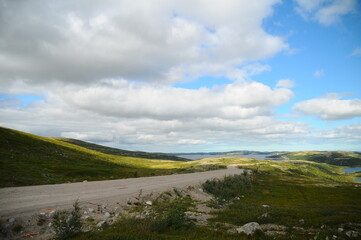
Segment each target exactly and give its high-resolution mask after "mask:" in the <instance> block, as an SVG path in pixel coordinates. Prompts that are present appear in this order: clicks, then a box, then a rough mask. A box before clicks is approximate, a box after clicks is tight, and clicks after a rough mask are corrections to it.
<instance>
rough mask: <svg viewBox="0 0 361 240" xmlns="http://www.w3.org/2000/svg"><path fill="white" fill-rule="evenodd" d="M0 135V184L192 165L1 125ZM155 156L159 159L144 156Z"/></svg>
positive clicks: (127, 174) (147, 172)
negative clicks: (124, 152) (122, 152)
mask: <svg viewBox="0 0 361 240" xmlns="http://www.w3.org/2000/svg"><path fill="white" fill-rule="evenodd" d="M0 136H1V138H0V187H10V186H25V185H39V184H55V183H66V182H79V181H84V180H88V181H92V180H106V179H117V178H129V177H140V176H153V175H165V174H172V173H175V172H184V171H188V170H189V169H188V170H187V168H189V167H191V166H192V164H191V163H187V162H180V161H178V162H177V161H168V160H164V159H166V158H167V155H161V154H151V153H149V154H148V153H139V152H135V153H132V152H130V151H126V153H127V154H128V155H132V154H133V156H134V157H128V156H119V155H112V154H114V153H117V152H116V151H115V150H114V149H109V148H106V147H101V146H98V145H94V144H90V143H85V142H81V141H76V140H72V141H71V142H76V143H77V144H78V145H75V144H72V143H69V141H68V142H67V141H64V139H63V140H62V141H60V140H58V139H57V138H50V137H40V136H37V135H33V134H28V133H24V132H20V131H16V130H12V129H8V128H3V127H0ZM79 145H84V146H86V147H88V148H86V147H82V146H79ZM95 149H97V150H98V151H95ZM119 151H121V150H119ZM106 152H108V153H112V154H107V153H106ZM135 156H137V157H135ZM139 156H143V157H146V158H140V157H139ZM156 156H161V157H162V160H158V159H148V158H155V157H156ZM170 158H174V156H170ZM178 160H180V158H178ZM193 170H194V169H193Z"/></svg>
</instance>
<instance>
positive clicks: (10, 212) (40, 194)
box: [0, 166, 243, 219]
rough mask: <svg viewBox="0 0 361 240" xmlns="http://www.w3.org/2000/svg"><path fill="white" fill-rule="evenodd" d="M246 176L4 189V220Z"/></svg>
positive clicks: (0, 201) (0, 202)
mask: <svg viewBox="0 0 361 240" xmlns="http://www.w3.org/2000/svg"><path fill="white" fill-rule="evenodd" d="M242 172H243V170H241V169H238V168H236V166H228V168H227V169H222V170H216V171H208V172H199V173H187V174H174V175H168V176H155V177H143V178H129V179H119V180H108V181H94V182H80V183H66V184H55V185H40V186H27V187H11V188H3V189H0V218H2V219H4V218H9V217H16V216H22V215H29V214H34V213H36V212H39V210H40V209H43V208H66V207H69V206H71V205H72V204H73V203H74V202H75V201H76V200H79V201H80V202H90V201H91V202H94V203H102V202H104V201H107V202H109V201H117V202H120V201H123V202H124V201H126V200H127V199H129V198H130V197H134V196H136V195H138V194H139V192H140V191H141V192H142V193H143V194H148V193H151V192H154V193H155V192H162V191H166V190H169V189H173V188H174V187H185V186H190V185H197V184H200V183H202V182H204V181H206V180H207V179H212V178H221V177H223V176H225V175H231V174H239V173H242Z"/></svg>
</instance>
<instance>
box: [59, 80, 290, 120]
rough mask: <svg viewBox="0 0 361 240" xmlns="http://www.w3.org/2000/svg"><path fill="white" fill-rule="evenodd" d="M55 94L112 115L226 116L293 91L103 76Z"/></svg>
mask: <svg viewBox="0 0 361 240" xmlns="http://www.w3.org/2000/svg"><path fill="white" fill-rule="evenodd" d="M57 97H58V98H61V99H62V101H64V102H66V103H67V104H69V105H70V106H73V107H75V108H78V109H83V110H87V111H92V112H95V113H97V114H102V115H106V116H113V117H124V118H139V117H144V118H152V119H182V118H184V119H189V118H197V117H199V118H210V117H221V118H227V119H228V118H249V117H253V116H260V115H267V114H269V113H270V110H269V107H272V106H278V105H281V104H284V103H286V102H288V101H289V100H290V99H291V98H292V97H293V92H292V91H291V90H289V89H286V88H276V89H271V88H270V87H268V86H266V85H263V84H261V83H257V82H236V83H233V84H228V85H225V86H217V87H214V88H200V89H197V90H193V89H182V88H174V87H169V86H164V85H155V84H139V83H136V82H129V81H125V80H123V81H119V80H117V81H116V80H105V81H102V82H101V83H97V84H93V85H91V86H88V87H82V88H76V87H74V86H67V87H64V88H62V90H60V91H58V95H57Z"/></svg>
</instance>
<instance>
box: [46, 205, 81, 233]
mask: <svg viewBox="0 0 361 240" xmlns="http://www.w3.org/2000/svg"><path fill="white" fill-rule="evenodd" d="M73 207H74V208H73V210H72V211H71V212H69V211H66V210H62V211H56V212H55V214H54V216H53V219H52V228H53V230H54V231H55V236H56V238H57V239H61V240H63V239H64V240H65V239H69V238H71V237H73V236H75V235H77V234H79V233H81V232H82V228H83V225H82V222H81V213H80V206H79V202H78V201H76V202H75V203H74V205H73Z"/></svg>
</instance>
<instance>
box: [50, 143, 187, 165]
mask: <svg viewBox="0 0 361 240" xmlns="http://www.w3.org/2000/svg"><path fill="white" fill-rule="evenodd" d="M56 139H57V140H60V141H63V142H67V143H71V144H75V145H78V146H81V147H84V148H87V149H90V150H95V151H98V152H102V153H105V154H111V155H117V156H125V157H136V158H146V159H158V160H172V161H189V159H186V158H182V157H177V156H175V155H173V154H163V153H149V152H142V151H128V150H122V149H118V148H111V147H105V146H102V145H98V144H94V143H88V142H84V141H80V140H77V139H72V138H56Z"/></svg>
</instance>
